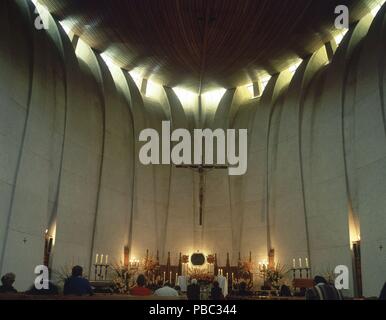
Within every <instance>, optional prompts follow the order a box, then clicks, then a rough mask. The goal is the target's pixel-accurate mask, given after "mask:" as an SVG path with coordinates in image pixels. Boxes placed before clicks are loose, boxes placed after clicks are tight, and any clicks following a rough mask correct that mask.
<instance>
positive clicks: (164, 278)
mask: <svg viewBox="0 0 386 320" xmlns="http://www.w3.org/2000/svg"><path fill="white" fill-rule="evenodd" d="M165 282H166V271H164V283H165Z"/></svg>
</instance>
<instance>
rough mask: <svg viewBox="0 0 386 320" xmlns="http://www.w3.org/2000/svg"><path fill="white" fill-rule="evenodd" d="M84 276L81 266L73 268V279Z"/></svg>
mask: <svg viewBox="0 0 386 320" xmlns="http://www.w3.org/2000/svg"><path fill="white" fill-rule="evenodd" d="M82 275H83V268H82V267H81V266H75V267H73V268H72V276H73V277H81V276H82Z"/></svg>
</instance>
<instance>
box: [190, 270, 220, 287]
mask: <svg viewBox="0 0 386 320" xmlns="http://www.w3.org/2000/svg"><path fill="white" fill-rule="evenodd" d="M189 276H190V278H191V279H196V280H197V281H198V282H202V283H211V282H213V281H214V276H213V275H211V274H208V273H206V272H204V271H203V270H202V269H200V268H192V269H189Z"/></svg>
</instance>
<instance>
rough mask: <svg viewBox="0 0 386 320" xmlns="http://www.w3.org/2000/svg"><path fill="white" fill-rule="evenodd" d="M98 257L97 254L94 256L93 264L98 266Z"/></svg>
mask: <svg viewBox="0 0 386 320" xmlns="http://www.w3.org/2000/svg"><path fill="white" fill-rule="evenodd" d="M98 256H99V254H96V256H95V264H98Z"/></svg>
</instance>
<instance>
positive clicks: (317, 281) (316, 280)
mask: <svg viewBox="0 0 386 320" xmlns="http://www.w3.org/2000/svg"><path fill="white" fill-rule="evenodd" d="M314 283H315V285H318V284H327V280H326V279H325V278H323V277H322V276H316V277H315V278H314Z"/></svg>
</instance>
